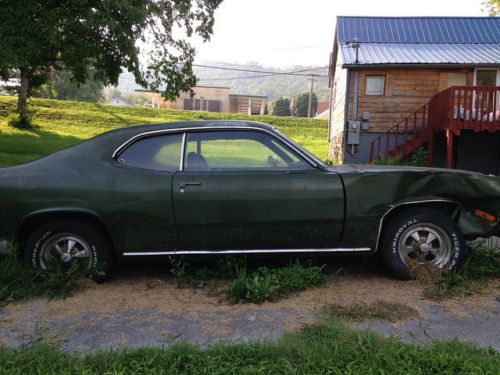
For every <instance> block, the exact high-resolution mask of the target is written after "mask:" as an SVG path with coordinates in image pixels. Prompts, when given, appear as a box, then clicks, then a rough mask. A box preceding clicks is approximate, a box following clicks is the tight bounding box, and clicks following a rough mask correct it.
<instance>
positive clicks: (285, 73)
mask: <svg viewBox="0 0 500 375" xmlns="http://www.w3.org/2000/svg"><path fill="white" fill-rule="evenodd" d="M193 66H196V67H198V68H208V69H219V70H230V71H235V72H249V73H265V74H270V75H291V76H299V77H300V76H302V77H309V76H311V75H313V74H311V73H309V74H302V73H301V72H308V71H310V70H311V69H303V70H299V71H297V72H295V73H294V72H276V71H275V72H273V71H265V70H253V69H240V68H228V67H222V66H213V65H202V64H193ZM322 69H325V68H322ZM314 76H316V77H323V78H328V76H327V75H321V74H314Z"/></svg>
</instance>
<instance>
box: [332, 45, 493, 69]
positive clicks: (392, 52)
mask: <svg viewBox="0 0 500 375" xmlns="http://www.w3.org/2000/svg"><path fill="white" fill-rule="evenodd" d="M339 48H340V53H341V56H342V61H343V63H344V64H345V65H373V64H377V65H378V64H460V65H481V64H485V65H500V44H399V43H361V44H360V48H359V53H358V62H357V64H356V62H355V60H356V56H355V50H354V49H353V48H352V47H350V46H349V45H345V44H344V45H340V46H339Z"/></svg>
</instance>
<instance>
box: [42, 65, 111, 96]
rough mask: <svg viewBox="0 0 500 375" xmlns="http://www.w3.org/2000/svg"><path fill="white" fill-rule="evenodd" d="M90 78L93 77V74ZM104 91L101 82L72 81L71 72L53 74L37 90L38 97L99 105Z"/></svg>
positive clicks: (57, 71)
mask: <svg viewBox="0 0 500 375" xmlns="http://www.w3.org/2000/svg"><path fill="white" fill-rule="evenodd" d="M90 76H91V77H93V74H90ZM103 90H104V85H103V83H102V82H101V81H96V80H94V79H92V78H89V79H88V80H87V81H86V82H85V83H82V84H80V83H77V82H75V81H74V80H73V79H72V77H71V73H70V72H68V71H64V70H61V71H59V70H56V71H54V72H53V73H52V74H51V76H50V80H49V82H47V83H46V84H44V85H42V86H41V87H40V88H39V89H38V90H36V96H41V97H44V98H48V99H60V100H78V101H82V102H91V103H97V102H99V101H101V100H102V99H103Z"/></svg>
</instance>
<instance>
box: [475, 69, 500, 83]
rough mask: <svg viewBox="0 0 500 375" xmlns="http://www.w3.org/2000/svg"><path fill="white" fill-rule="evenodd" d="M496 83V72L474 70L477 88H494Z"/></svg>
mask: <svg viewBox="0 0 500 375" xmlns="http://www.w3.org/2000/svg"><path fill="white" fill-rule="evenodd" d="M496 83H497V71H496V70H489V69H488V70H486V69H485V70H479V69H478V70H476V85H477V86H495V85H496Z"/></svg>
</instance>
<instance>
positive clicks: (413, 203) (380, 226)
mask: <svg viewBox="0 0 500 375" xmlns="http://www.w3.org/2000/svg"><path fill="white" fill-rule="evenodd" d="M429 202H431V203H432V202H445V203H452V204H454V205H456V206H457V207H460V206H461V204H460V203H458V202H456V201H452V200H450V199H424V200H421V201H410V202H402V203H399V204H397V205H395V206H393V207H391V208H390V209H389V210H387V211H386V212H385V213H384V214H383V215H382V217H381V218H380V224H379V226H378V235H377V243H376V244H375V252H378V247H379V244H380V236H381V235H382V225H383V224H384V220H385V218H386V216H387V215H389V214H390V213H391V212H392V211H394V210H395V209H396V208H399V207H401V206H409V205H415V204H419V203H429ZM457 213H458V212H457V210H455V212H454V213H453V215H454V216H456V215H457Z"/></svg>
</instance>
